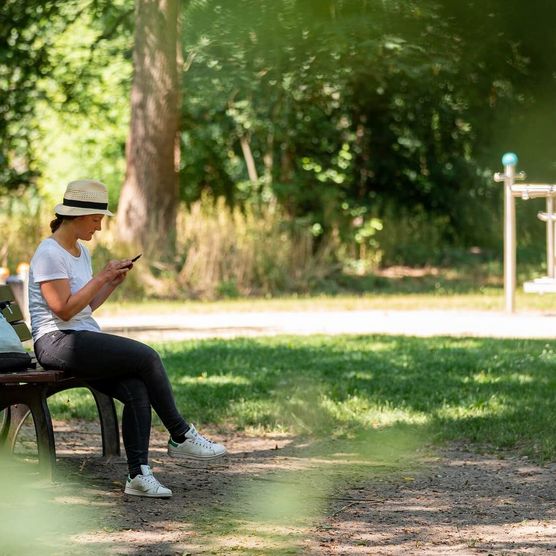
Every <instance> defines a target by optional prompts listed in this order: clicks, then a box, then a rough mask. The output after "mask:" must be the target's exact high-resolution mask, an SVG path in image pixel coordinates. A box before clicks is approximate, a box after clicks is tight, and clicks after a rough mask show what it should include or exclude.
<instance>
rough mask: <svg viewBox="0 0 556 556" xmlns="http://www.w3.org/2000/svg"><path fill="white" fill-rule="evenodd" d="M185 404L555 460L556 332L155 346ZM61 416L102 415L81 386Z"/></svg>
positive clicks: (239, 421) (207, 415)
mask: <svg viewBox="0 0 556 556" xmlns="http://www.w3.org/2000/svg"><path fill="white" fill-rule="evenodd" d="M155 347H156V348H157V349H158V350H159V351H160V353H161V354H162V357H163V360H164V362H165V364H166V366H167V369H168V372H169V375H170V378H171V381H172V383H173V386H174V389H175V393H176V398H177V401H178V405H179V407H181V408H182V409H183V412H184V414H185V416H186V417H187V418H188V419H190V420H191V421H192V422H194V423H196V424H199V425H201V426H203V425H207V424H211V425H214V426H217V427H222V428H227V427H233V428H236V429H243V430H254V431H260V430H272V431H276V430H279V431H286V432H292V433H296V434H307V435H311V436H313V437H315V438H329V437H344V438H348V437H352V436H357V435H359V434H361V433H363V432H368V431H376V432H379V431H386V430H389V429H396V428H398V429H399V428H400V427H401V428H403V429H404V430H410V431H414V432H415V434H421V435H425V436H426V437H427V439H430V441H434V442H442V441H446V440H458V441H463V442H465V443H467V444H468V445H474V446H476V447H478V448H480V449H485V450H488V451H497V452H503V451H505V450H512V451H517V452H519V453H521V454H525V455H529V456H530V457H532V458H533V459H534V460H536V461H539V462H542V461H547V460H554V459H556V434H555V432H554V427H553V423H554V422H555V421H556V404H555V403H554V391H555V386H556V343H555V342H547V341H546V340H542V341H541V340H496V339H477V338H441V337H436V338H411V337H401V336H334V337H328V336H312V337H276V338H258V339H235V340H201V341H186V342H175V343H166V344H163V345H158V346H155ZM50 405H51V408H52V411H53V414H54V416H55V417H60V418H68V417H85V418H93V416H94V406H93V403H92V400H91V398H90V396H89V395H87V394H86V393H85V391H83V390H73V391H70V392H64V393H61V394H58V395H57V396H56V397H55V398H54V399H53V400H52V403H51V404H50Z"/></svg>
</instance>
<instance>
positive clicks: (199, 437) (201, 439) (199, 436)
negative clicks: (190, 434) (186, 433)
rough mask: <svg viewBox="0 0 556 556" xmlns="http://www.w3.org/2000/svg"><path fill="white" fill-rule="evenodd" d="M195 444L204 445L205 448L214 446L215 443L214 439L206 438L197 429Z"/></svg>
mask: <svg viewBox="0 0 556 556" xmlns="http://www.w3.org/2000/svg"><path fill="white" fill-rule="evenodd" d="M193 442H194V444H197V445H198V446H203V447H204V448H212V444H215V443H214V442H213V441H212V440H209V439H208V438H205V437H204V436H203V435H202V434H199V433H198V432H197V431H195V438H194V439H193Z"/></svg>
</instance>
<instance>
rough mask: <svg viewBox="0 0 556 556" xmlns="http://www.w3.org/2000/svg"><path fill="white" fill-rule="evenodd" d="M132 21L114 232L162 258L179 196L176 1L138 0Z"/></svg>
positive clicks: (171, 242) (170, 241) (171, 239)
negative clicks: (127, 117)
mask: <svg viewBox="0 0 556 556" xmlns="http://www.w3.org/2000/svg"><path fill="white" fill-rule="evenodd" d="M135 22H136V29H135V45H134V50H133V63H134V76H133V85H132V91H131V124H130V132H129V137H128V140H127V145H126V164H127V168H126V177H125V182H124V185H123V188H122V192H121V195H120V202H119V206H118V236H119V237H120V239H121V240H123V241H124V242H127V243H135V244H138V245H139V246H140V247H141V248H142V249H143V250H144V251H146V252H147V253H151V254H154V253H156V254H157V256H158V257H160V256H161V255H164V254H169V253H171V252H172V251H173V249H174V247H175V230H176V208H177V204H178V198H179V195H178V174H177V162H176V161H177V157H178V154H177V152H176V136H177V132H178V121H179V85H178V73H177V32H178V31H177V30H178V0H137V2H136V8H135ZM178 152H179V149H178Z"/></svg>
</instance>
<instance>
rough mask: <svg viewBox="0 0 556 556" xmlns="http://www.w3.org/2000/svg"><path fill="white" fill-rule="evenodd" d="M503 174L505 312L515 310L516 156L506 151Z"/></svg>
mask: <svg viewBox="0 0 556 556" xmlns="http://www.w3.org/2000/svg"><path fill="white" fill-rule="evenodd" d="M502 164H503V165H504V175H503V176H500V178H502V179H503V180H504V298H505V305H506V312H507V313H513V312H514V311H515V282H516V279H515V276H516V270H515V267H516V258H515V200H514V198H513V195H512V185H513V184H514V179H515V167H516V165H517V156H516V155H515V154H514V153H506V154H505V155H504V156H503V157H502Z"/></svg>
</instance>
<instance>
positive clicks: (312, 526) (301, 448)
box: [0, 421, 556, 556]
mask: <svg viewBox="0 0 556 556" xmlns="http://www.w3.org/2000/svg"><path fill="white" fill-rule="evenodd" d="M55 427H56V435H57V445H58V455H59V456H60V465H59V467H60V469H61V474H62V476H63V481H61V482H59V483H58V484H56V485H54V486H44V489H45V491H46V492H47V493H49V495H50V497H51V499H52V501H53V503H55V504H56V506H55V507H56V511H66V512H70V514H71V515H72V516H73V525H72V526H73V531H72V532H71V536H70V538H71V543H70V544H69V545H68V544H67V543H65V542H62V541H61V539H60V538H54V539H51V540H50V541H49V542H50V543H51V546H53V547H56V548H54V549H53V553H56V554H136V555H143V554H153V555H157V556H162V555H170V554H180V555H184V554H260V555H266V554H315V555H316V554H319V555H320V554H322V555H333V554H334V555H336V554H345V555H352V554H353V555H355V554H388V555H390V554H392V555H395V554H419V555H444V554H459V555H467V554H470V555H473V554H497V555H498V554H552V553H556V504H555V502H556V465H550V466H547V467H539V466H536V465H532V464H530V463H528V461H527V460H526V459H518V458H513V457H508V458H506V459H498V458H495V457H492V456H484V455H479V454H475V453H472V452H470V451H468V450H466V449H465V448H464V447H456V446H452V447H451V448H450V449H445V450H443V451H441V452H440V453H435V452H434V451H433V450H432V449H431V448H426V447H425V448H421V449H419V450H418V451H417V452H412V453H411V454H405V455H404V454H400V453H397V452H391V451H390V452H388V450H386V451H385V450H384V449H382V450H380V453H377V454H376V455H373V454H374V453H375V449H374V448H373V447H367V448H368V449H367V450H366V451H365V450H363V451H361V450H359V449H357V447H356V446H355V445H353V444H346V443H342V442H333V441H328V442H324V443H320V444H319V445H315V444H314V443H311V442H307V441H304V440H303V439H299V438H291V437H286V436H277V435H271V436H265V437H259V436H248V435H242V434H234V433H227V434H225V435H224V436H221V435H218V434H214V435H213V436H214V437H215V438H216V439H224V438H225V441H226V444H227V446H228V447H229V449H230V455H229V456H228V457H227V458H226V459H225V460H223V461H221V462H219V463H218V464H211V465H201V466H199V465H192V464H189V463H188V462H185V461H181V460H178V461H176V460H172V459H170V458H168V457H167V456H166V454H165V442H166V436H165V435H164V434H162V433H159V432H154V435H153V439H152V443H151V446H152V450H151V463H152V465H153V467H154V470H155V473H156V475H157V477H158V478H159V479H160V480H161V482H163V484H165V485H167V486H169V487H170V488H172V489H173V490H174V496H173V498H172V499H171V500H148V499H140V498H132V497H126V496H124V495H123V494H122V489H123V484H124V480H125V476H126V466H125V462H124V460H123V458H122V459H119V458H118V459H115V460H112V461H109V462H106V461H103V460H102V458H99V457H98V455H97V454H98V453H99V437H98V430H97V428H96V426H95V425H94V424H91V423H82V422H79V421H68V422H56V423H55ZM31 437H32V434H31V431H28V433H27V434H23V436H22V438H23V442H22V443H21V445H20V447H19V450H20V451H22V452H25V450H26V443H27V441H26V440H25V438H31ZM407 456H409V457H407ZM0 552H1V550H0Z"/></svg>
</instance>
